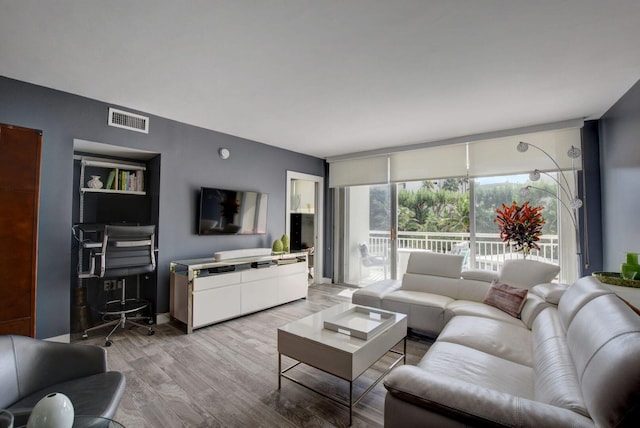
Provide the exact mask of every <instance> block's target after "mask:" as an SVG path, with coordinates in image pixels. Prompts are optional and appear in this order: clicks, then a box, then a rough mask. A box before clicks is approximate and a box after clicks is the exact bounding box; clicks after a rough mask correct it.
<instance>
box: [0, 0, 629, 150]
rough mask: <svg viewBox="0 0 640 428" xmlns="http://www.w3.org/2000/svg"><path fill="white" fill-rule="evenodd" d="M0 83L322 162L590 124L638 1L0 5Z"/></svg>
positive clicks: (609, 96) (619, 88)
mask: <svg viewBox="0 0 640 428" xmlns="http://www.w3.org/2000/svg"><path fill="white" fill-rule="evenodd" d="M0 75H3V76H6V77H10V78H14V79H19V80H23V81H27V82H31V83H35V84H38V85H43V86H47V87H51V88H55V89H59V90H62V91H66V92H71V93H74V94H79V95H83V96H86V97H90V98H94V99H98V100H102V101H105V102H107V103H110V104H114V105H119V106H124V107H126V108H129V109H134V110H139V111H143V112H147V113H150V114H154V115H158V116H162V117H166V118H170V119H174V120H178V121H181V122H185V123H188V124H192V125H197V126H200V127H204V128H208V129H213V130H216V131H220V132H224V133H228V134H232V135H236V136H240V137H244V138H248V139H251V140H255V141H259V142H262V143H266V144H270V145H273V146H278V147H283V148H286V149H290V150H293V151H297V152H302V153H307V154H310V155H315V156H318V157H323V158H324V157H330V156H338V155H341V154H345V153H350V152H359V151H367V150H373V149H378V148H383V147H392V146H399V145H407V144H416V143H422V142H430V141H437V140H442V139H447V138H452V137H460V136H466V135H473V134H479V133H485V132H491V131H497V130H503V129H511V128H518V127H526V126H531V125H537V124H544V123H549V122H556V121H563V120H568V119H575V118H588V119H592V118H599V117H600V116H601V115H602V114H603V113H605V112H606V111H607V109H608V108H609V107H611V106H612V105H613V104H614V103H615V102H616V101H617V100H618V99H619V98H620V97H621V96H622V95H623V94H624V93H625V92H626V91H627V90H628V89H629V88H631V86H633V84H634V83H636V82H637V81H638V79H639V78H640V1H638V0H619V1H618V0H609V1H602V0H537V1H526V0H477V1H468V0H386V1H375V0H261V1H258V0H225V1H222V0H221V1H214V0H209V1H205V0H200V1H195V0H188V1H177V0H135V1H133V0H109V1H102V0H56V1H47V0H20V1H17V0H0ZM105 120H106V119H105ZM150 127H151V131H152V132H153V121H151V122H150Z"/></svg>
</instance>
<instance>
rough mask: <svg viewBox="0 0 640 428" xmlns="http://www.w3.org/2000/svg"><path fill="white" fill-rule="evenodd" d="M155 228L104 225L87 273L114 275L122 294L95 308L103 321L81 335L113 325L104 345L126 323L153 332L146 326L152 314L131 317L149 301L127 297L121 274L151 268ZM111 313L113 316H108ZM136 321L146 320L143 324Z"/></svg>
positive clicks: (153, 261) (147, 304)
mask: <svg viewBox="0 0 640 428" xmlns="http://www.w3.org/2000/svg"><path fill="white" fill-rule="evenodd" d="M155 230H156V227H155V226H108V225H107V226H105V229H104V236H103V239H102V247H100V249H99V252H97V253H93V257H92V260H91V266H90V272H91V274H92V275H94V276H96V277H98V278H104V279H107V278H117V279H118V280H119V281H122V282H121V283H122V295H121V297H120V299H118V300H109V301H107V302H106V303H105V305H104V306H103V307H102V308H100V309H99V310H98V312H99V313H100V314H102V319H103V321H105V322H104V323H103V324H100V325H97V326H95V327H91V328H89V329H86V330H85V331H84V334H83V335H82V337H83V338H85V339H86V338H87V337H89V335H88V332H89V331H92V330H96V329H98V328H103V327H108V326H114V327H113V329H112V330H111V332H110V333H109V334H108V335H107V337H106V339H105V344H104V346H111V339H110V338H111V335H112V334H113V333H114V332H115V331H116V330H117V328H118V327H122V328H125V326H126V324H127V323H129V324H133V325H135V326H138V327H143V328H146V329H147V334H148V335H149V336H151V335H152V334H154V330H153V328H152V327H151V326H150V324H152V323H153V317H151V316H133V315H135V314H137V313H140V312H141V311H142V310H143V309H146V308H148V307H150V302H148V301H147V300H142V299H137V298H135V299H134V298H127V290H126V284H125V277H127V276H130V275H138V274H143V273H150V272H153V271H155V269H156V258H155V253H154V250H155V249H154V243H155ZM113 316H116V317H117V318H116V319H110V318H111V317H113ZM139 321H146V324H143V323H141V322H139Z"/></svg>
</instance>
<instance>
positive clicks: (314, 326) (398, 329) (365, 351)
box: [278, 303, 407, 425]
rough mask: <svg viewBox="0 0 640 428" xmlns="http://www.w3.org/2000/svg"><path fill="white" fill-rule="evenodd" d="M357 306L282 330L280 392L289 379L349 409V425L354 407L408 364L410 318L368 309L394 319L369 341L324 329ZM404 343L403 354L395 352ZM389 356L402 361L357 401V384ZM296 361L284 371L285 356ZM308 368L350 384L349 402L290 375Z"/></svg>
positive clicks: (346, 306)
mask: <svg viewBox="0 0 640 428" xmlns="http://www.w3.org/2000/svg"><path fill="white" fill-rule="evenodd" d="M355 306H356V305H353V304H351V303H341V304H338V305H336V306H333V307H331V308H328V309H325V310H323V311H320V312H318V313H315V314H313V315H310V316H308V317H305V318H302V319H300V320H297V321H293V322H291V323H289V324H287V325H285V326H283V327H280V328H278V372H279V375H278V389H280V388H281V386H282V378H283V377H284V378H287V379H289V380H291V381H293V382H295V383H297V384H298V385H301V386H303V387H305V388H307V389H310V390H311V391H314V392H316V393H318V394H320V395H322V396H324V397H326V398H329V399H331V400H333V401H335V402H337V403H339V404H342V405H343V406H346V407H348V408H349V425H351V422H352V417H353V407H354V406H355V405H356V404H358V403H359V402H360V400H362V398H363V397H364V396H365V395H366V394H367V393H368V392H369V391H371V390H372V389H373V387H375V386H376V385H377V384H378V382H380V381H381V380H382V379H383V378H384V376H386V375H387V374H388V373H389V372H390V371H391V369H393V368H394V367H395V366H397V365H398V364H399V363H400V362H401V361H402V362H406V351H407V316H406V315H404V314H398V313H395V312H389V311H382V310H380V309H377V308H368V309H371V310H372V311H376V312H384V313H385V314H388V315H391V319H390V320H389V321H388V322H387V323H385V326H384V328H382V329H380V330H379V331H377V332H376V333H375V335H373V337H370V338H369V339H368V340H363V339H358V338H356V337H352V336H350V335H348V334H344V333H340V332H337V331H333V330H329V329H326V328H324V321H325V320H334V319H336V317H338V316H339V315H340V314H342V313H345V312H349V311H351V310H352V309H353V308H355ZM400 342H403V349H402V352H400V351H398V350H395V349H393V348H394V347H395V346H396V345H398V344H399V343H400ZM388 352H391V353H394V354H396V355H398V358H397V359H396V360H394V361H393V363H392V364H391V365H390V366H389V367H388V369H387V370H386V371H385V372H384V373H383V374H382V375H381V376H380V377H379V378H378V379H377V380H376V381H375V382H374V383H373V384H372V385H371V386H369V388H367V389H366V390H365V391H364V392H363V393H362V394H361V395H360V396H359V397H357V398H356V399H355V400H354V397H353V382H354V381H355V380H356V379H357V378H358V377H359V376H360V375H361V374H362V373H364V372H365V371H366V370H367V369H368V368H369V367H371V366H372V365H373V364H374V363H375V362H376V361H378V360H379V359H380V358H382V357H383V356H384V355H385V354H387V353H388ZM283 355H286V356H287V357H290V358H293V359H294V360H297V361H298V362H297V363H295V364H293V365H292V366H291V367H288V368H286V369H284V370H283V369H282V356H283ZM302 363H304V364H306V365H309V366H312V367H315V368H317V369H319V370H322V371H324V372H326V373H330V374H332V375H334V376H337V377H339V378H341V379H344V380H346V381H348V382H349V401H348V402H345V401H344V400H341V399H339V398H338V397H334V396H330V395H327V394H325V393H323V392H321V391H319V390H317V389H315V388H313V387H311V386H309V385H306V384H304V383H302V382H300V381H299V380H297V379H295V378H293V377H291V376H289V375H288V374H286V373H287V372H288V371H289V370H291V369H293V368H294V367H296V366H297V365H299V364H302Z"/></svg>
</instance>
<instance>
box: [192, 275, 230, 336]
mask: <svg viewBox="0 0 640 428" xmlns="http://www.w3.org/2000/svg"><path fill="white" fill-rule="evenodd" d="M238 315H240V287H239V286H237V285H228V286H226V287H219V288H212V289H209V290H205V291H199V292H194V293H193V328H197V327H202V326H205V325H208V324H213V323H215V322H218V321H223V320H226V319H229V318H234V317H237V316H238Z"/></svg>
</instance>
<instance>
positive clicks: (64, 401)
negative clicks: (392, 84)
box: [27, 392, 74, 428]
mask: <svg viewBox="0 0 640 428" xmlns="http://www.w3.org/2000/svg"><path fill="white" fill-rule="evenodd" d="M73 418H74V410H73V404H71V400H69V397H67V396H66V395H64V394H61V393H59V392H53V393H51V394H47V395H46V396H45V397H44V398H42V399H41V400H40V401H38V402H37V403H36V405H35V407H34V408H33V410H32V411H31V415H29V420H28V421H27V428H45V427H46V428H71V426H72V425H73Z"/></svg>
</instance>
